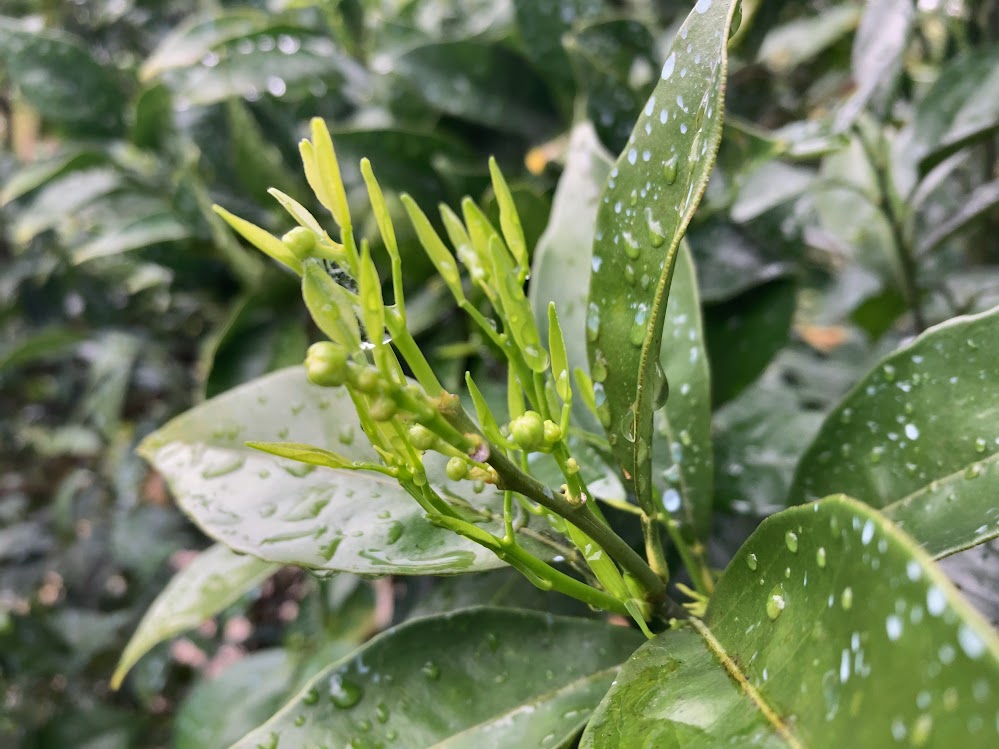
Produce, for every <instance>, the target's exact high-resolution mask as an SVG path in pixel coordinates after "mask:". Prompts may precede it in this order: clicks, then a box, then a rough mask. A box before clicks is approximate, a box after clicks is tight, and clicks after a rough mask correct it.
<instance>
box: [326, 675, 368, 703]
mask: <svg viewBox="0 0 999 749" xmlns="http://www.w3.org/2000/svg"><path fill="white" fill-rule="evenodd" d="M363 695H364V691H363V690H362V689H361V687H359V686H358V685H357V684H355V683H354V682H352V681H350V680H348V679H345V678H344V677H343V676H341V675H340V674H334V675H333V676H332V678H330V702H332V703H333V705H334V706H336V707H338V708H340V709H341V710H347V709H349V708H352V707H353V706H354V705H356V704H357V703H358V702H360V701H361V697H362V696H363Z"/></svg>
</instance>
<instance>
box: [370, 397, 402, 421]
mask: <svg viewBox="0 0 999 749" xmlns="http://www.w3.org/2000/svg"><path fill="white" fill-rule="evenodd" d="M397 410H398V409H397V408H396V406H395V401H394V400H392V399H391V398H390V397H389V396H387V395H379V396H378V397H376V398H375V399H374V400H373V401H371V404H370V405H369V406H368V412H369V413H370V414H371V418H372V419H374V420H375V421H388V420H389V419H391V418H392V417H393V416H395V414H396V411H397Z"/></svg>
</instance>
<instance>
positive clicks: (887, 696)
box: [580, 496, 999, 749]
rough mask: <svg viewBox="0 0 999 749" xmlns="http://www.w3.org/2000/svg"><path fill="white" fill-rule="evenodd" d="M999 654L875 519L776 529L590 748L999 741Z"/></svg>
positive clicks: (859, 512)
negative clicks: (998, 720)
mask: <svg viewBox="0 0 999 749" xmlns="http://www.w3.org/2000/svg"><path fill="white" fill-rule="evenodd" d="M997 679H999V642H997V641H996V637H995V634H994V633H993V632H992V631H991V630H990V628H989V626H988V624H987V623H985V622H984V621H983V620H982V619H981V617H980V616H979V615H978V614H977V612H975V611H974V610H973V609H972V608H971V607H970V606H968V604H967V603H966V602H965V601H964V600H963V599H962V598H961V597H960V595H959V594H958V593H957V591H956V590H955V589H954V588H953V586H952V585H951V584H950V583H949V582H948V580H947V579H946V577H945V576H944V575H943V573H942V572H941V571H940V570H938V569H937V568H936V567H935V566H934V565H933V564H932V563H931V562H930V560H929V559H928V558H927V557H926V556H925V555H924V554H923V553H922V552H920V551H919V549H918V548H916V547H915V546H913V544H912V543H911V542H910V540H909V539H908V538H907V537H906V536H905V535H904V534H902V533H899V532H898V531H897V530H896V529H895V528H894V526H892V524H891V523H889V522H887V521H886V520H885V519H884V518H883V517H881V516H880V515H879V514H878V513H877V512H876V511H875V510H873V509H871V508H869V507H867V506H865V505H863V504H861V503H859V502H857V501H855V500H851V499H849V498H847V497H843V496H838V497H830V498H828V499H825V500H823V501H821V502H817V503H815V504H813V505H810V506H808V507H801V508H795V509H793V510H790V511H784V512H781V513H780V514H778V515H775V516H773V517H771V518H768V519H767V520H766V521H764V523H763V525H761V526H760V528H759V529H758V530H757V531H756V532H755V533H754V534H753V535H752V536H751V537H750V539H749V540H748V541H747V542H746V543H745V545H744V546H743V547H742V549H741V550H740V551H739V553H738V554H737V555H736V557H735V559H733V560H732V562H731V563H730V564H729V567H728V569H727V570H726V571H725V574H724V575H723V576H722V578H721V580H720V581H719V582H718V587H717V590H716V591H715V594H714V595H713V596H712V599H711V603H710V605H709V607H708V611H707V615H706V616H705V619H704V621H703V623H701V622H698V621H696V620H694V621H692V622H690V623H689V624H687V625H685V626H682V627H680V628H678V629H674V630H670V631H668V632H665V633H663V634H662V635H660V636H659V637H657V638H656V639H655V640H652V641H651V642H649V643H647V644H645V645H643V646H642V647H641V648H640V649H639V650H638V651H637V652H636V653H635V655H633V656H632V658H631V659H630V660H629V661H628V662H626V663H625V665H624V666H623V667H622V669H621V672H620V674H619V675H618V678H617V681H616V684H615V685H614V686H613V687H611V689H610V691H609V692H608V694H607V696H606V697H605V698H604V701H603V702H602V703H601V705H600V707H599V708H597V710H596V712H595V713H594V716H593V719H592V720H591V722H590V724H589V725H588V726H587V729H586V732H585V733H584V735H583V739H582V742H581V744H580V747H581V749H596V748H597V747H599V748H600V749H615V748H616V747H620V748H621V749H624V747H636V746H655V747H656V748H657V749H671V748H672V747H677V748H679V747H683V748H684V749H699V748H701V747H705V748H707V747H716V746H728V745H731V746H752V747H774V748H775V749H776V748H777V747H819V746H851V747H857V748H858V749H866V748H868V747H869V748H870V749H875V748H878V749H880V748H881V747H886V746H895V745H896V744H900V743H901V745H905V746H915V747H922V746H950V745H954V744H960V743H967V742H969V741H971V742H972V743H974V744H980V745H982V746H985V745H988V744H989V743H990V740H989V738H987V737H989V736H994V735H995V731H996V726H995V715H996V710H997V708H999V693H997V692H996V691H995V690H994V688H993V687H992V686H991V685H994V684H995V683H996V680H997Z"/></svg>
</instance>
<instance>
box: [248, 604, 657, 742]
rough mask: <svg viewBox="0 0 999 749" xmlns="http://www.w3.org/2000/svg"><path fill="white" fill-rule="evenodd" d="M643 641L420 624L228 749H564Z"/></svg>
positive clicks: (558, 627)
mask: <svg viewBox="0 0 999 749" xmlns="http://www.w3.org/2000/svg"><path fill="white" fill-rule="evenodd" d="M641 639H642V638H641V635H639V634H638V633H636V632H635V631H634V630H629V629H625V628H622V627H613V626H610V625H608V624H606V623H604V622H600V621H594V620H591V619H572V618H566V617H553V616H551V615H550V614H543V613H540V612H527V611H517V610H513V609H497V608H474V609H465V610H464V611H459V612H456V613H452V614H446V615H444V616H433V617H427V618H424V619H417V620H415V621H411V622H407V623H405V624H402V625H400V626H398V627H395V628H394V629H391V630H389V631H388V632H385V633H384V634H382V635H379V636H378V637H376V638H375V639H373V640H371V641H370V642H369V643H368V644H367V645H365V646H364V647H362V648H361V649H359V650H358V651H356V652H355V653H354V654H353V655H352V656H349V657H348V658H346V659H344V660H343V661H340V662H339V663H335V664H333V665H331V666H330V667H329V668H327V669H326V670H325V671H323V672H321V673H320V674H319V675H317V676H316V677H315V679H313V680H312V681H311V682H310V684H309V685H307V686H306V688H305V689H304V690H303V691H302V692H301V693H300V694H299V695H298V696H297V697H296V698H295V699H294V700H292V701H291V702H290V703H289V704H287V705H286V706H285V707H284V708H283V709H282V710H281V711H280V712H279V713H278V714H277V715H275V716H274V717H273V718H272V719H271V720H269V721H268V722H267V723H265V724H264V725H262V726H260V727H259V728H257V729H256V730H255V731H253V732H251V733H250V734H248V735H247V736H245V737H244V738H243V739H242V740H241V741H239V742H237V743H236V744H235V745H234V746H233V747H232V749H256V747H258V746H272V745H277V746H345V745H347V744H348V743H349V742H351V741H352V740H354V741H355V743H362V742H363V743H364V744H370V745H372V746H374V745H376V744H378V743H386V744H390V743H391V742H395V741H397V740H398V741H399V745H400V746H406V747H408V748H410V749H419V748H420V747H428V748H429V747H445V746H446V747H453V748H454V749H458V748H459V747H484V746H524V747H528V746H530V747H534V746H539V747H540V746H552V747H566V746H567V745H569V744H570V743H571V741H572V739H573V738H574V737H575V735H576V734H577V733H578V731H579V730H580V728H581V726H582V724H583V722H584V721H585V720H586V718H587V716H588V715H589V712H590V710H591V709H592V707H593V705H595V704H596V703H597V702H598V701H599V699H600V697H601V696H602V695H603V693H604V692H605V691H606V690H607V687H608V686H609V685H610V683H611V681H612V680H613V679H614V676H615V674H616V673H617V668H618V664H619V663H620V662H621V661H622V660H623V659H624V658H627V657H628V655H629V654H630V653H631V652H632V651H633V650H634V649H635V647H636V646H637V645H638V644H639V643H640V642H641ZM487 682H488V684H489V687H488V689H486V690H483V689H482V685H483V684H484V683H487ZM469 695H475V699H469Z"/></svg>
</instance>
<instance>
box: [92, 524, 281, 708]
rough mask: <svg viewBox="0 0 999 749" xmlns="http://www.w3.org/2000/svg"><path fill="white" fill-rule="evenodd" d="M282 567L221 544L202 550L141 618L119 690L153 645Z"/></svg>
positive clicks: (117, 675) (116, 681)
mask: <svg viewBox="0 0 999 749" xmlns="http://www.w3.org/2000/svg"><path fill="white" fill-rule="evenodd" d="M279 567H280V565H278V564H273V563H272V562H265V561H262V560H260V559H257V558H256V557H253V556H249V555H245V554H243V555H240V554H233V553H232V552H231V551H229V549H227V548H226V547H225V546H222V545H221V544H216V545H215V546H212V547H210V548H209V549H207V550H206V551H203V552H201V554H199V555H198V556H197V558H195V560H194V561H193V562H191V563H190V564H189V565H188V566H187V567H185V568H184V569H182V570H181V571H180V572H178V573H177V574H176V575H174V576H173V579H172V580H171V581H170V582H169V583H168V584H167V586H166V587H165V588H164V589H163V591H162V592H161V593H160V594H159V595H158V596H157V597H156V600H155V601H153V604H152V606H150V607H149V610H148V611H147V612H146V614H145V616H144V617H142V621H141V622H140V623H139V627H138V629H137V630H136V631H135V634H133V635H132V639H131V640H129V643H128V645H127V646H126V647H125V651H124V652H123V653H122V654H121V659H120V660H119V661H118V667H117V668H116V669H115V672H114V675H113V676H112V677H111V688H112V689H117V688H118V687H119V686H120V685H121V682H122V680H123V679H124V678H125V675H126V674H127V673H128V672H129V670H131V668H132V666H134V665H135V664H136V663H138V661H139V659H140V658H142V656H144V655H145V654H146V653H148V652H149V651H150V650H151V649H152V648H153V646H155V645H158V644H159V643H161V642H163V641H164V640H169V639H170V638H172V637H174V636H176V635H178V634H180V633H181V632H184V631H185V630H188V629H193V628H194V627H197V626H198V625H199V624H201V622H203V621H204V620H205V619H210V618H211V617H212V616H214V615H215V614H217V613H219V612H220V611H222V610H223V609H225V608H226V607H227V606H229V605H230V604H232V603H235V602H236V601H237V600H239V598H240V597H242V596H243V595H244V594H245V593H247V592H248V591H250V590H252V589H253V588H255V587H257V585H259V584H260V583H262V582H263V581H264V580H266V579H267V578H268V577H270V576H271V575H273V574H274V573H275V572H277V570H278V568H279Z"/></svg>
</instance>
